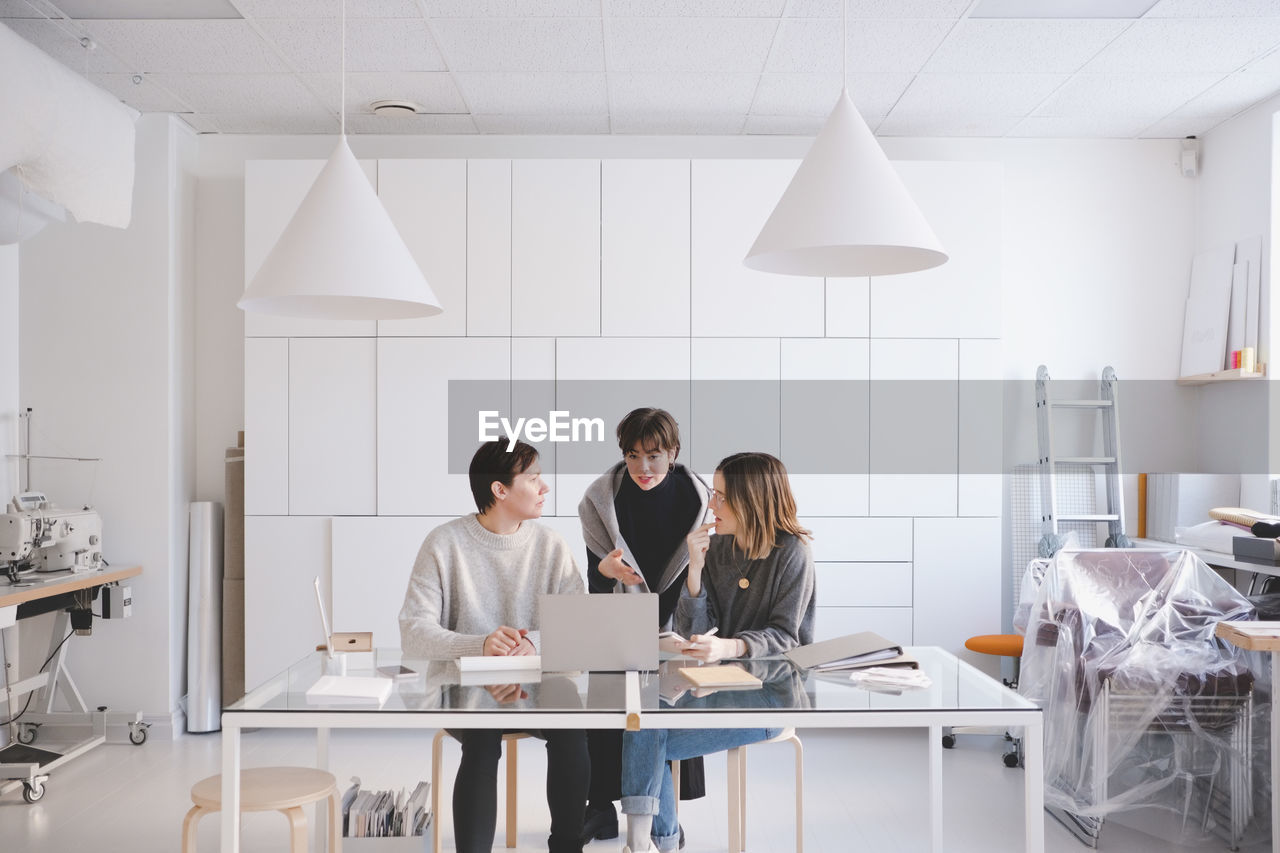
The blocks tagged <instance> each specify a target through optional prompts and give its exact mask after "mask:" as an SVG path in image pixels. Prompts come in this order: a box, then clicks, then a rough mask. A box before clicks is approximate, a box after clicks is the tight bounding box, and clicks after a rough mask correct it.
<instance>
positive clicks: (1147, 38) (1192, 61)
mask: <svg viewBox="0 0 1280 853" xmlns="http://www.w3.org/2000/svg"><path fill="white" fill-rule="evenodd" d="M1277 44H1280V17H1275V18H1239V19H1233V20H1211V21H1196V20H1186V19H1177V18H1144V19H1143V20H1141V21H1134V22H1133V24H1132V25H1130V27H1129V29H1127V30H1125V32H1124V33H1122V34H1121V35H1120V36H1119V37H1118V38H1117V39H1116V40H1115V41H1113V42H1112V43H1111V44H1109V45H1107V46H1106V47H1105V48H1103V49H1102V51H1101V52H1100V53H1099V54H1098V55H1097V56H1096V57H1095V58H1094V59H1093V60H1092V61H1091V62H1089V64H1087V65H1085V66H1084V69H1083V70H1085V71H1089V72H1099V71H1118V72H1125V71H1147V72H1151V71H1170V72H1175V73H1186V72H1199V71H1223V72H1226V71H1235V70H1236V69H1238V68H1240V67H1241V66H1243V65H1244V64H1245V63H1247V62H1249V61H1250V60H1251V59H1256V58H1257V57H1259V56H1261V55H1263V54H1264V53H1266V52H1267V51H1269V50H1271V49H1272V48H1273V47H1275V46H1276V45H1277Z"/></svg>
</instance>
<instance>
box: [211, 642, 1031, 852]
mask: <svg viewBox="0 0 1280 853" xmlns="http://www.w3.org/2000/svg"><path fill="white" fill-rule="evenodd" d="M908 651H909V652H910V653H911V654H913V655H914V656H915V657H916V658H917V659H918V660H919V661H920V667H921V669H922V670H924V672H926V673H927V674H928V675H929V677H930V678H931V679H932V680H933V685H932V686H931V687H929V688H928V689H924V690H919V689H917V690H908V691H904V692H903V693H901V694H888V693H879V692H873V691H868V690H864V689H862V688H858V687H854V686H853V685H852V684H851V683H850V682H849V681H848V680H847V678H844V679H841V678H839V677H838V676H829V675H820V674H816V673H813V672H806V671H804V670H801V669H799V668H797V667H794V666H793V665H792V664H791V663H790V662H789V661H787V660H785V659H765V660H745V661H736V663H740V664H741V665H742V666H744V667H745V668H747V669H748V670H750V671H751V672H752V673H753V674H755V675H756V676H758V677H759V678H760V679H761V680H762V682H763V686H762V687H760V688H758V689H755V690H720V691H716V692H713V693H710V694H708V695H702V696H699V695H695V694H694V693H693V692H692V691H691V690H687V689H685V688H686V686H691V685H687V679H684V678H683V677H682V676H680V674H679V673H678V671H676V670H677V669H678V668H679V667H680V666H685V665H690V664H692V663H693V662H692V661H688V660H686V659H676V660H671V661H667V662H665V663H664V664H663V667H662V669H660V670H659V671H658V672H641V673H636V672H628V673H601V672H595V673H568V674H559V673H538V672H536V671H535V672H525V673H519V674H518V675H517V676H516V677H513V678H506V677H502V676H497V674H496V673H484V674H482V675H481V674H471V673H466V674H463V673H459V671H458V669H457V667H456V665H455V664H454V663H452V662H448V661H414V660H409V659H405V660H404V661H403V663H404V664H405V665H407V666H408V667H410V668H412V669H414V670H415V671H416V675H414V676H412V677H409V678H402V679H398V680H395V681H394V682H393V687H392V692H391V695H390V696H389V697H388V698H387V700H386V701H385V702H383V703H382V704H381V705H374V704H369V703H366V704H340V703H316V702H313V701H308V699H307V696H306V691H307V689H308V688H309V687H311V685H313V684H314V683H315V682H316V680H317V679H318V678H319V677H320V676H321V675H323V674H324V671H325V664H326V662H325V655H324V654H323V653H321V652H317V653H315V654H312V655H308V656H307V657H305V658H303V659H302V660H301V661H299V662H298V663H296V664H294V665H293V666H291V667H289V669H287V670H285V671H284V672H282V673H280V674H278V675H276V676H275V677H273V678H271V679H269V680H268V681H267V682H266V683H264V684H262V685H261V686H259V687H257V688H255V689H253V690H252V691H250V692H249V693H248V694H247V695H245V697H244V698H242V699H241V700H240V701H238V702H236V703H234V704H233V705H230V706H228V707H227V708H225V709H224V710H223V712H222V803H223V808H222V815H221V819H222V848H221V849H222V850H223V853H238V851H239V849H240V844H239V842H240V810H239V803H240V790H239V778H240V773H239V771H240V732H241V730H242V729H245V728H306V729H315V730H316V742H317V766H319V767H322V768H327V766H328V763H329V762H328V758H329V756H328V746H329V741H328V732H329V729H333V728H406V729H410V728H427V729H437V728H460V729H467V728H503V729H547V728H561V729H604V728H618V729H625V728H631V729H638V728H673V729H674V728H731V727H732V728H741V727H765V726H768V727H782V726H795V727H797V728H924V729H927V730H928V732H929V813H930V826H931V833H930V838H931V849H932V850H933V851H941V850H942V849H943V844H942V753H943V750H942V728H943V726H994V727H1008V728H1022V729H1023V730H1024V735H1023V747H1024V754H1025V765H1026V766H1025V771H1024V773H1023V780H1024V801H1025V802H1024V806H1025V816H1024V819H1025V827H1026V843H1025V847H1024V849H1026V850H1027V851H1031V853H1042V851H1043V850H1044V817H1043V808H1044V785H1043V781H1044V780H1043V775H1044V774H1043V760H1044V759H1043V744H1042V732H1043V720H1042V715H1041V711H1040V708H1039V707H1038V706H1036V705H1034V704H1032V703H1031V702H1029V701H1027V700H1026V699H1024V698H1022V697H1021V696H1019V695H1017V694H1016V693H1014V692H1013V691H1011V690H1009V689H1007V688H1006V687H1004V686H1003V685H1002V684H1000V683H999V682H997V681H995V680H994V679H992V678H990V677H988V676H987V675H985V674H984V673H982V672H979V671H978V670H977V669H974V668H973V667H971V666H970V665H969V664H967V663H965V662H963V661H961V660H959V659H957V658H956V657H955V655H952V654H951V653H949V652H946V651H943V650H942V649H939V648H934V647H916V648H912V649H909V650H908ZM338 657H339V658H345V669H346V674H348V675H364V676H372V675H374V674H375V672H376V668H377V667H378V666H384V665H388V664H395V663H398V662H400V655H399V653H397V652H395V651H375V652H372V653H345V654H340V655H339V656H338ZM495 676H497V677H495ZM477 678H480V679H483V680H487V681H491V682H498V681H519V682H521V684H522V692H523V693H524V694H526V695H524V696H523V697H522V698H520V699H518V700H516V701H514V702H499V701H498V700H497V699H495V697H494V694H495V693H498V692H500V691H499V690H497V688H494V689H492V690H491V689H490V688H487V687H486V686H484V685H481V684H472V683H463V682H470V681H472V680H474V679H477Z"/></svg>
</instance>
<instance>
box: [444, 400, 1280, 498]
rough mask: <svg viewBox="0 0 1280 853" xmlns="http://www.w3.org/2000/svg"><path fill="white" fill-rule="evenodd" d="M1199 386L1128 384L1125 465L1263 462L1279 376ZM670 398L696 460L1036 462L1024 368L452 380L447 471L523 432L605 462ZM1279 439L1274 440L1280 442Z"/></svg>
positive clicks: (1070, 421) (578, 470)
mask: <svg viewBox="0 0 1280 853" xmlns="http://www.w3.org/2000/svg"><path fill="white" fill-rule="evenodd" d="M1229 384H1230V385H1232V386H1233V387H1231V388H1229V389H1228V388H1220V387H1214V388H1209V389H1200V388H1194V387H1184V386H1179V385H1177V384H1176V383H1175V382H1174V381H1172V380H1167V381H1166V380H1132V381H1129V382H1121V387H1120V407H1119V413H1120V414H1119V423H1120V436H1121V470H1122V472H1123V473H1125V474H1136V473H1138V472H1144V471H1145V472H1160V471H1182V472H1202V473H1220V474H1227V473H1237V474H1262V473H1268V472H1269V471H1271V470H1275V468H1277V467H1280V466H1277V465H1269V464H1268V463H1269V460H1270V459H1271V458H1272V456H1271V454H1272V452H1273V451H1272V449H1271V447H1270V445H1271V443H1272V442H1273V439H1272V438H1271V428H1270V421H1271V415H1272V412H1273V410H1277V408H1278V407H1277V405H1276V403H1275V402H1274V401H1273V399H1272V392H1271V390H1270V386H1271V384H1272V383H1270V382H1265V381H1259V382H1236V383H1229ZM1052 393H1053V396H1054V397H1055V398H1056V399H1093V398H1096V397H1097V396H1098V388H1097V382H1096V381H1079V382H1076V381H1071V380H1054V382H1053V385H1052ZM641 406H653V407H657V408H663V409H666V410H668V411H669V412H671V414H672V415H674V416H675V418H676V420H677V421H678V422H679V424H680V435H681V443H682V447H681V451H680V457H679V458H680V461H682V462H684V463H685V464H687V465H691V466H692V467H693V468H694V469H695V470H697V471H700V472H704V473H705V472H709V471H712V470H714V469H715V467H716V464H717V463H718V462H719V461H720V460H721V459H722V458H724V457H725V456H727V455H729V454H731V453H737V452H739V451H744V450H757V451H764V452H767V453H772V454H774V455H776V456H778V457H779V458H781V459H782V461H783V462H784V463H785V464H786V466H787V469H788V471H790V472H791V473H792V474H870V475H879V474H927V475H937V474H963V475H970V474H1003V473H1007V472H1008V471H1009V470H1010V469H1011V468H1012V466H1013V465H1016V464H1021V463H1028V462H1035V461H1036V456H1037V455H1038V454H1037V450H1038V448H1037V441H1036V419H1035V418H1036V415H1035V383H1034V382H1033V381H1030V380H1025V381H1024V380H1017V381H1014V380H1005V381H999V380H991V381H987V380H964V381H956V380H951V381H946V380H877V381H854V380H783V381H779V380H694V381H674V380H673V381H660V380H652V381H650V380H643V381H641V380H627V381H606V380H590V381H588V380H581V381H555V380H521V381H515V382H509V381H505V380H481V381H473V380H454V381H450V382H449V410H448V419H449V448H448V452H449V471H450V472H451V473H455V474H465V473H466V471H467V467H468V464H469V463H470V460H471V456H472V454H473V453H475V450H476V448H477V447H478V446H479V445H480V442H481V441H482V436H484V437H485V438H487V439H488V440H493V439H496V438H498V437H499V436H507V437H510V436H513V435H514V436H516V437H518V438H519V439H520V440H522V441H525V442H527V443H529V444H532V445H533V446H534V447H536V448H538V450H539V451H540V452H541V454H542V457H543V467H544V469H546V470H548V471H555V472H556V473H560V474H598V473H600V472H602V471H604V470H605V469H606V468H608V467H609V466H610V465H612V464H614V463H615V462H617V461H618V460H619V459H620V458H621V451H620V450H619V448H618V443H617V439H616V433H615V430H616V428H617V425H618V422H619V421H620V420H621V419H622V417H623V416H624V415H626V413H627V412H629V411H631V410H632V409H635V408H638V407H641ZM1054 428H1055V429H1054V432H1055V445H1056V448H1055V452H1056V453H1057V455H1059V456H1095V455H1099V454H1100V453H1101V447H1102V444H1101V441H1102V439H1101V432H1100V425H1099V420H1098V415H1097V414H1096V412H1093V411H1090V410H1078V411H1073V410H1058V411H1057V412H1056V413H1055V416H1054ZM1277 443H1278V444H1280V441H1278V442H1277Z"/></svg>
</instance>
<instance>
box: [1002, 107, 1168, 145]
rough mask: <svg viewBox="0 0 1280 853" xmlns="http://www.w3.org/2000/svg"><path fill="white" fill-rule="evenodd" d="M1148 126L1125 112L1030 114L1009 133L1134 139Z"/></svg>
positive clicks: (1023, 135) (1019, 135) (1027, 135)
mask: <svg viewBox="0 0 1280 853" xmlns="http://www.w3.org/2000/svg"><path fill="white" fill-rule="evenodd" d="M1145 127H1146V124H1145V123H1144V122H1143V120H1142V119H1140V118H1137V117H1135V116H1131V115H1124V114H1123V113H1110V112H1109V113H1107V114H1105V115H1094V116H1084V117H1079V116H1077V117H1072V118H1058V117H1055V116H1027V117H1026V118H1024V119H1022V120H1021V121H1019V122H1018V123H1017V125H1016V126H1015V127H1014V128H1013V129H1012V130H1010V131H1009V134H1008V135H1009V136H1013V137H1026V138H1041V139H1045V138H1052V139H1061V138H1064V137H1065V138H1079V139H1133V138H1134V137H1136V136H1137V135H1138V134H1139V133H1140V132H1141V131H1142V130H1143V129H1144V128H1145Z"/></svg>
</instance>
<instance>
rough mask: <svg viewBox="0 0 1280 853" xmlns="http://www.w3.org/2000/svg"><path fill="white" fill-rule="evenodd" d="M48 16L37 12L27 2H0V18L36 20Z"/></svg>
mask: <svg viewBox="0 0 1280 853" xmlns="http://www.w3.org/2000/svg"><path fill="white" fill-rule="evenodd" d="M46 17H48V16H46V15H42V14H40V13H39V12H37V11H36V10H35V9H34V8H33V7H32V6H31V4H30V3H28V2H27V0H0V18H38V19H41V20H43V19H44V18H46Z"/></svg>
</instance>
